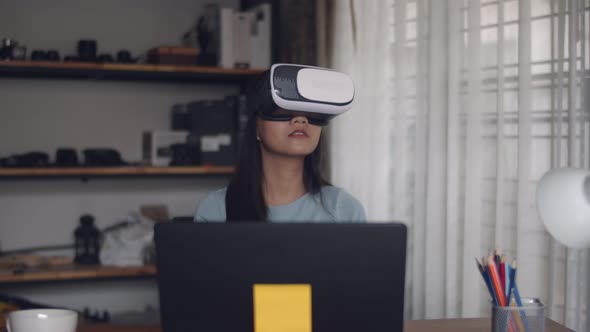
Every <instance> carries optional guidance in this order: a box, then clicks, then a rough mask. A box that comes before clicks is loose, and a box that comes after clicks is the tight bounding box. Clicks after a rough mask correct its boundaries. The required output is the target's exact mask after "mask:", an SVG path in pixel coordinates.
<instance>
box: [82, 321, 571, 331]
mask: <svg viewBox="0 0 590 332" xmlns="http://www.w3.org/2000/svg"><path fill="white" fill-rule="evenodd" d="M490 324H491V322H490V319H489V318H473V319H432V320H409V321H405V322H404V332H430V331H437V332H482V331H483V332H488V331H490V330H491V326H490ZM545 331H546V332H573V331H572V330H570V329H568V328H566V327H564V326H562V325H560V324H558V323H556V322H554V321H552V320H550V319H547V320H546V323H545ZM78 332H161V331H160V328H159V327H156V326H153V327H145V326H144V327H112V326H104V325H88V326H84V327H80V328H79V329H78Z"/></svg>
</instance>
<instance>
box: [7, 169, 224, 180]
mask: <svg viewBox="0 0 590 332" xmlns="http://www.w3.org/2000/svg"><path fill="white" fill-rule="evenodd" d="M233 171H234V167H233V166H170V167H155V166H138V167H129V166H123V167H69V168H60V167H44V168H0V179H1V178H24V177H101V176H190V175H230V174H232V173H233Z"/></svg>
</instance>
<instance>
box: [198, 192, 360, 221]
mask: <svg viewBox="0 0 590 332" xmlns="http://www.w3.org/2000/svg"><path fill="white" fill-rule="evenodd" d="M226 189H227V188H223V189H219V190H216V191H213V192H211V193H209V194H208V195H207V196H206V197H205V198H204V199H203V200H202V201H201V203H200V204H199V208H198V210H197V214H196V215H195V221H225V220H226V215H225V193H226ZM320 197H321V198H320ZM366 219H367V218H366V216H365V209H364V208H363V206H362V204H361V203H360V202H359V201H358V200H357V199H356V198H354V197H353V196H352V195H350V194H349V193H347V192H346V191H344V190H342V189H340V188H336V187H333V186H324V187H322V189H321V196H320V193H318V194H315V195H312V194H309V193H308V194H305V195H303V196H301V197H300V198H298V199H297V200H296V201H294V202H292V203H290V204H285V205H273V206H269V207H268V220H269V221H272V222H365V221H366Z"/></svg>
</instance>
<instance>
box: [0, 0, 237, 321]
mask: <svg viewBox="0 0 590 332" xmlns="http://www.w3.org/2000/svg"><path fill="white" fill-rule="evenodd" d="M204 3H205V1H199V0H174V1H171V0H136V1H131V0H128V1H121V0H106V1H105V0H103V1H87V0H85V1H79V0H56V1H44V0H24V1H23V0H21V1H11V2H9V1H1V2H0V38H2V37H11V38H14V39H16V40H17V41H19V42H21V43H22V44H24V45H26V46H27V47H28V50H29V51H30V50H32V49H37V48H39V49H49V48H54V49H58V50H59V51H60V53H61V54H62V56H63V55H64V54H74V53H75V50H76V43H77V41H78V40H79V39H82V38H93V39H97V40H98V45H99V52H111V53H115V52H116V51H118V50H119V49H122V48H125V49H129V50H130V51H131V52H132V53H133V54H134V55H137V54H139V53H143V52H145V51H146V50H147V49H149V48H151V47H154V46H158V45H177V44H178V40H179V37H180V36H181V34H182V33H183V32H184V31H185V30H186V29H187V28H188V27H189V26H190V25H191V24H193V23H194V21H195V19H196V18H197V17H198V15H199V12H200V10H201V7H202V5H203V4H204ZM218 3H220V4H222V5H228V6H231V7H234V8H237V6H238V0H219V1H218ZM237 91H238V87H237V86H234V85H213V86H208V85H205V84H173V83H157V82H150V83H142V82H105V81H83V80H81V81H75V80H37V79H35V80H32V79H31V80H28V79H0V156H8V155H10V154H13V153H23V152H27V151H32V150H36V151H45V152H48V153H50V155H51V156H52V157H53V156H54V155H55V149H56V148H58V147H73V148H77V149H82V148H91V147H113V148H116V149H118V150H119V151H120V152H121V153H122V156H123V158H124V159H126V160H128V161H135V160H138V159H139V158H140V151H141V150H140V148H141V146H140V143H141V132H142V131H143V130H148V129H168V128H169V126H170V120H169V113H170V107H171V106H172V104H174V103H183V102H187V101H190V100H196V99H199V98H220V97H223V96H225V95H228V94H232V93H235V92H237ZM227 180H228V178H227V177H215V178H210V177H209V178H208V177H196V178H195V177H193V178H174V179H165V178H157V179H156V178H134V179H129V178H127V179H125V178H119V179H112V178H111V179H91V180H90V181H89V182H82V181H80V180H79V179H44V180H39V179H37V180H2V181H0V249H2V250H11V249H17V248H23V247H29V246H37V245H52V244H63V243H69V242H71V241H72V231H73V230H74V228H75V227H76V225H77V220H78V218H79V216H80V215H81V214H83V213H91V214H93V215H94V216H95V217H96V219H97V223H98V226H99V227H103V226H106V225H109V224H112V223H114V222H116V221H118V220H120V219H122V218H124V217H125V216H126V215H127V214H128V213H129V212H131V211H135V210H137V209H138V207H139V205H141V204H153V203H163V204H167V205H168V207H169V209H170V211H171V213H172V214H174V215H191V214H193V213H194V211H195V209H196V207H197V204H198V202H199V200H200V199H201V198H202V197H203V196H204V195H205V194H206V192H208V191H210V190H212V189H214V188H218V187H222V186H224V185H225V184H226V182H227ZM68 254H71V253H68ZM0 292H1V293H9V294H14V295H19V296H26V297H27V298H29V299H30V300H33V301H38V302H44V303H47V304H51V305H58V306H68V307H72V308H75V309H82V308H83V307H85V306H89V307H92V308H95V309H100V310H104V309H109V310H111V312H120V311H126V310H141V309H143V308H144V306H145V305H152V306H157V301H158V299H157V288H156V285H155V281H154V280H153V279H151V280H150V279H148V280H125V281H113V280H104V281H92V282H86V281H85V282H74V281H72V282H70V281H68V282H59V283H41V284H28V285H0Z"/></svg>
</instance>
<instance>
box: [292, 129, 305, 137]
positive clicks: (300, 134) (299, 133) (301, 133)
mask: <svg viewBox="0 0 590 332" xmlns="http://www.w3.org/2000/svg"><path fill="white" fill-rule="evenodd" d="M289 137H309V135H307V133H306V132H305V130H295V131H293V132H292V133H290V134H289Z"/></svg>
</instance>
